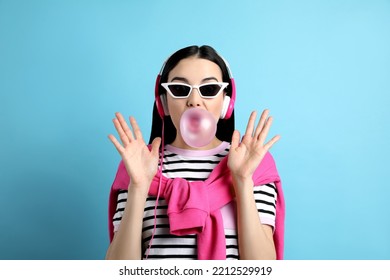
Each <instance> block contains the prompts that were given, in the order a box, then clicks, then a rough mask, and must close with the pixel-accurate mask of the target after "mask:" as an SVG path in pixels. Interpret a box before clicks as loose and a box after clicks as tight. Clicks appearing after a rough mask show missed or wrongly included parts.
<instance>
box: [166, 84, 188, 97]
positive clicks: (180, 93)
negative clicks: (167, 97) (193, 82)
mask: <svg viewBox="0 0 390 280" xmlns="http://www.w3.org/2000/svg"><path fill="white" fill-rule="evenodd" d="M169 90H170V91H171V93H172V94H173V95H174V96H176V97H186V96H187V95H188V94H189V93H190V90H191V88H190V87H189V86H185V85H169Z"/></svg>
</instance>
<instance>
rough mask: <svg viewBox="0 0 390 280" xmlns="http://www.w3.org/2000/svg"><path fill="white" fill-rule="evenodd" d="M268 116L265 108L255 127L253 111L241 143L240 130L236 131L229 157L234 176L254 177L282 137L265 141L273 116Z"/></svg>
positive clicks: (229, 165)
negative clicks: (264, 159)
mask: <svg viewBox="0 0 390 280" xmlns="http://www.w3.org/2000/svg"><path fill="white" fill-rule="evenodd" d="M267 117H268V110H265V111H264V112H263V114H262V115H261V118H260V121H259V123H258V125H257V127H256V129H255V128H254V123H255V120H256V112H253V113H252V114H251V116H250V118H249V121H248V126H247V128H246V132H245V135H244V137H243V140H242V142H241V143H239V139H240V134H239V132H238V131H235V132H234V134H233V138H232V145H231V148H230V152H229V158H228V167H229V169H230V171H231V173H232V175H233V176H237V177H239V178H248V177H249V176H250V177H252V175H253V173H254V171H255V170H256V168H257V166H258V165H259V164H260V162H261V161H262V159H263V158H264V155H265V154H266V153H267V151H268V150H269V149H270V148H271V147H272V145H273V144H274V143H275V142H277V141H278V140H279V138H280V137H279V136H275V137H273V138H272V139H271V140H270V141H269V142H267V143H264V142H265V139H266V137H267V134H268V131H269V129H270V127H271V124H272V117H270V118H267Z"/></svg>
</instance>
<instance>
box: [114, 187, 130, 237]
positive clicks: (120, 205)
mask: <svg viewBox="0 0 390 280" xmlns="http://www.w3.org/2000/svg"><path fill="white" fill-rule="evenodd" d="M126 202H127V190H120V191H119V192H118V199H117V204H116V211H115V214H114V217H113V219H112V222H113V224H114V232H117V231H118V229H119V225H120V223H121V220H122V216H123V212H124V211H125V207H126Z"/></svg>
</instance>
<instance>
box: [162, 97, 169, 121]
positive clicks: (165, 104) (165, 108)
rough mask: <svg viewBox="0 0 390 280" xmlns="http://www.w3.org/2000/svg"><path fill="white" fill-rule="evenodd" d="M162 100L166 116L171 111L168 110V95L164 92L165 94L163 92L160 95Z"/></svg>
mask: <svg viewBox="0 0 390 280" xmlns="http://www.w3.org/2000/svg"><path fill="white" fill-rule="evenodd" d="M160 100H161V105H162V107H163V109H164V115H165V116H169V111H168V103H167V95H166V94H165V93H164V94H161V95H160Z"/></svg>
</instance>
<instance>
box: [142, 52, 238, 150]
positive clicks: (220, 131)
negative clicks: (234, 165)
mask: <svg viewBox="0 0 390 280" xmlns="http://www.w3.org/2000/svg"><path fill="white" fill-rule="evenodd" d="M193 56H194V57H198V58H203V59H207V60H210V61H212V62H214V63H216V64H217V65H218V66H219V68H221V71H222V80H223V81H224V82H228V83H229V86H228V87H227V88H226V93H227V95H229V96H231V92H232V88H231V84H230V76H229V72H228V69H227V66H226V64H225V61H224V60H223V59H222V58H221V57H220V56H219V55H218V53H217V52H216V51H215V50H214V49H213V48H212V47H210V46H201V47H199V46H190V47H186V48H183V49H180V50H178V51H177V52H175V53H174V54H173V55H171V56H170V57H169V58H168V60H167V61H166V63H165V66H164V69H163V72H162V73H161V79H160V83H165V82H167V80H168V75H169V72H171V70H172V69H173V68H175V67H176V65H177V64H178V63H179V62H180V61H181V60H182V59H185V58H188V57H193ZM159 93H160V94H163V93H165V89H164V88H163V87H162V86H161V85H160V86H159ZM233 131H234V111H233V113H232V115H231V117H230V118H229V119H227V120H222V119H220V120H219V121H218V124H217V133H216V137H217V138H218V139H219V140H221V141H227V142H230V141H231V138H232V135H233ZM161 132H162V120H161V118H160V116H159V114H158V111H157V107H156V103H154V106H153V120H152V129H151V133H150V139H149V144H150V143H152V141H153V139H154V138H156V137H161ZM175 137H176V128H175V126H174V125H173V123H172V120H171V117H170V116H165V117H164V142H165V143H166V144H169V143H172V142H173V141H174V140H175Z"/></svg>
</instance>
